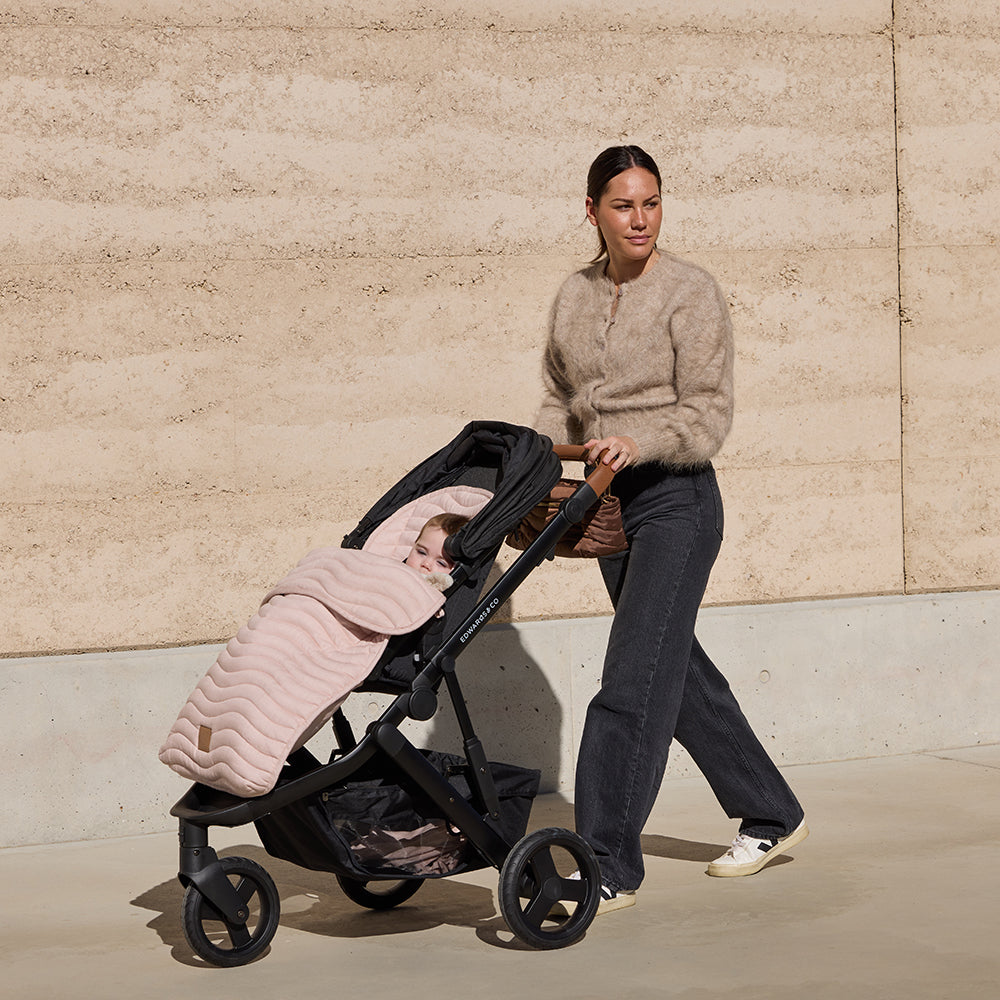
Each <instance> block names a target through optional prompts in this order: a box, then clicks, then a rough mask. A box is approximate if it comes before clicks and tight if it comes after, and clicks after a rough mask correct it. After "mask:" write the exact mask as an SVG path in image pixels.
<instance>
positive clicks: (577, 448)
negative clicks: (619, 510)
mask: <svg viewBox="0 0 1000 1000" xmlns="http://www.w3.org/2000/svg"><path fill="white" fill-rule="evenodd" d="M552 450H553V451H554V452H555V453H556V456H557V457H558V458H560V459H561V460H562V461H564V462H586V461H588V458H589V456H590V449H589V448H585V447H584V446H583V445H582V444H556V445H553V446H552ZM603 457H604V452H603V451H602V452H601V454H600V456H599V458H598V463H597V466H596V467H595V468H594V471H593V472H591V474H590V475H589V476H587V484H588V485H589V486H590V487H591V489H592V490H593V491H594V492H595V493H596V494H597V495H598V496H602V495H603V494H604V492H605V490H607V488H608V487H609V486H610V485H611V481H612V480H613V479H614V478H615V473H614V469H612V468H611V466H610V465H604V464H603V463H602V462H601V461H600V458H603Z"/></svg>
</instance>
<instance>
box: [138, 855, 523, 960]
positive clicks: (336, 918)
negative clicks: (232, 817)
mask: <svg viewBox="0 0 1000 1000" xmlns="http://www.w3.org/2000/svg"><path fill="white" fill-rule="evenodd" d="M220 854H221V856H239V857H243V858H249V859H250V860H251V861H256V862H257V863H258V864H260V865H263V866H264V867H265V868H266V869H267V871H268V873H269V874H270V875H271V877H272V878H273V879H274V883H275V886H276V887H277V890H278V896H279V898H280V900H281V925H280V927H279V931H278V933H279V935H280V933H281V931H282V930H287V929H289V928H294V929H295V930H299V931H303V932H305V933H307V934H316V935H320V936H323V937H329V938H342V939H345V940H346V939H351V938H363V937H375V936H380V935H388V934H407V933H413V932H418V931H426V930H430V929H432V928H434V927H438V926H441V925H448V926H451V927H467V928H469V929H471V930H475V931H476V932H477V933H478V934H479V935H480V937H481V938H482V939H483V940H484V941H486V942H487V943H492V942H491V939H492V938H493V937H496V938H497V940H496V942H495V943H496V944H497V945H498V946H500V947H509V945H507V944H506V943H505V942H503V941H502V940H501V939H500V936H499V934H498V931H499V930H500V929H502V928H505V927H506V925H505V924H504V921H503V919H502V918H501V917H499V915H498V914H497V911H496V907H495V905H494V893H493V891H492V890H490V889H488V888H485V887H483V886H479V885H473V884H470V883H469V882H467V881H460V880H458V879H456V878H449V879H424V880H423V883H422V885H421V887H420V889H419V891H418V893H417V895H416V896H414V897H413V902H407V903H403V904H401V905H399V906H396V907H394V908H392V909H391V910H381V911H379V910H369V909H366V908H365V907H362V906H358V905H357V904H356V903H354V902H352V901H351V900H350V899H348V898H347V896H345V895H344V893H343V892H342V891H341V889H340V887H339V885H338V884H337V880H336V878H335V877H334V876H333V875H331V874H328V873H327V872H316V871H310V870H309V869H306V868H300V867H299V866H298V865H294V864H291V863H290V862H288V861H281V860H279V859H277V858H273V857H271V856H270V855H269V854H267V852H266V851H264V850H263V848H261V847H259V846H257V845H256V844H238V845H235V846H233V847H228V848H226V849H224V850H222V851H221V852H220ZM183 896H184V890H183V888H182V887H181V884H180V882H179V881H178V880H177V879H176V878H174V879H170V880H169V881H166V882H161V883H160V884H158V885H155V886H153V887H152V888H151V889H149V890H147V891H146V892H144V893H142V894H141V895H139V896H137V897H136V898H135V899H133V900H131V904H132V905H133V906H136V907H139V908H141V909H145V910H152V911H154V912H156V914H157V915H156V916H154V917H153V919H152V920H150V921H149V922H148V923H147V925H146V926H147V927H149V928H150V929H151V930H153V931H155V932H156V934H157V935H158V936H159V938H160V940H161V941H162V942H163V943H164V944H165V945H167V947H169V948H170V953H171V957H172V958H173V959H174V960H175V961H177V962H179V963H180V964H182V965H189V966H192V967H194V968H206V969H208V968H214V966H211V965H209V964H208V963H207V962H205V961H203V960H202V959H201V958H199V957H198V956H197V955H195V953H194V952H193V951H192V950H191V947H190V946H189V945H188V943H187V941H186V939H185V937H184V932H183V930H182V921H181V901H182V899H183ZM268 950H270V949H268ZM266 954H267V952H266V951H265V952H264V953H263V955H266ZM263 955H262V956H261V957H263Z"/></svg>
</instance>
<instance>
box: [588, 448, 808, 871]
mask: <svg viewBox="0 0 1000 1000" xmlns="http://www.w3.org/2000/svg"><path fill="white" fill-rule="evenodd" d="M613 489H614V492H615V493H616V494H617V495H618V496H619V498H620V499H621V502H622V518H623V521H624V524H625V532H626V535H627V536H628V538H629V543H630V544H629V551H628V552H626V553H623V554H622V555H620V556H611V557H607V558H603V559H601V560H600V562H601V571H602V574H603V576H604V582H605V584H606V586H607V588H608V593H609V594H610V595H611V600H612V603H613V604H614V607H615V617H614V622H613V624H612V627H611V635H610V638H609V641H608V650H607V654H606V657H605V661H604V672H603V674H602V678H601V689H600V691H599V692H598V693H597V694H596V695H595V696H594V699H593V701H592V702H591V703H590V705H589V707H588V709H587V718H586V722H585V724H584V731H583V739H582V741H581V745H580V752H579V756H578V759H577V768H576V806H575V808H576V827H577V830H578V832H579V833H580V834H581V836H583V837H584V838H585V839H586V840H587V841H588V842H589V843H590V844H591V846H592V847H593V848H594V850H595V852H596V853H597V857H598V860H599V862H600V864H601V871H602V877H603V880H604V882H605V883H606V884H607V885H609V886H611V887H612V888H614V889H623V890H632V889H635V888H637V887H638V885H639V884H640V882H641V881H642V878H643V874H644V866H643V861H642V849H641V847H640V840H639V837H640V834H641V833H642V828H643V826H644V824H645V822H646V820H647V819H648V817H649V813H650V811H651V809H652V807H653V803H654V801H655V799H656V795H657V792H658V791H659V787H660V782H661V780H662V778H663V772H664V769H665V768H666V764H667V754H668V752H669V749H670V743H671V741H672V740H673V739H676V740H677V741H678V742H679V743H680V744H681V745H682V746H683V747H684V748H685V749H686V750H687V751H688V753H689V754H690V755H691V757H692V759H693V760H694V762H695V763H696V764H697V765H698V767H699V769H700V770H701V772H702V773H703V774H704V775H705V777H706V779H707V780H708V782H709V784H710V785H711V787H712V790H713V791H714V792H715V796H716V798H717V799H718V800H719V803H720V805H721V806H722V808H723V809H724V810H725V811H726V814H727V815H728V816H729V817H730V818H731V819H737V818H738V819H740V820H741V827H740V829H741V831H742V832H744V833H747V834H749V835H751V836H756V837H783V836H785V835H786V834H788V833H790V832H791V831H792V830H794V829H795V827H796V826H798V824H799V823H800V822H801V820H802V816H803V813H802V808H801V806H800V805H799V803H798V801H797V800H796V798H795V796H794V794H793V793H792V791H791V789H790V788H789V787H788V784H787V783H786V782H785V779H784V778H783V777H782V776H781V774H780V773H779V772H778V769H777V768H776V767H775V766H774V763H773V762H772V761H771V759H770V757H768V755H767V752H766V751H765V750H764V748H763V747H762V746H761V744H760V741H759V740H758V739H757V737H756V736H755V735H754V733H753V730H752V729H751V728H750V724H749V723H748V722H747V720H746V718H745V717H744V715H743V712H742V711H741V710H740V707H739V705H738V704H737V702H736V699H735V697H734V696H733V694H732V691H731V690H730V688H729V684H728V683H727V682H726V679H725V678H724V677H723V676H722V674H721V673H720V672H719V670H718V669H717V668H716V666H715V665H714V664H713V663H712V661H711V660H710V659H709V658H708V656H707V654H706V653H705V651H704V650H703V649H702V648H701V646H700V645H699V643H698V641H697V639H696V638H695V635H694V629H695V621H696V619H697V616H698V608H699V606H700V604H701V600H702V597H703V596H704V593H705V588H706V586H707V585H708V578H709V574H710V573H711V570H712V566H713V564H714V563H715V559H716V556H717V555H718V553H719V547H720V544H721V542H722V527H723V514H722V499H721V497H720V495H719V487H718V484H717V482H716V478H715V471H714V470H713V469H712V468H711V467H710V466H709V467H708V468H706V469H703V470H701V471H697V472H692V473H679V474H678V473H673V472H669V471H665V470H663V469H662V468H658V467H655V468H654V467H647V466H639V467H637V468H634V469H625V470H623V471H622V472H621V473H619V474H618V476H617V477H616V478H615V482H614V487H613Z"/></svg>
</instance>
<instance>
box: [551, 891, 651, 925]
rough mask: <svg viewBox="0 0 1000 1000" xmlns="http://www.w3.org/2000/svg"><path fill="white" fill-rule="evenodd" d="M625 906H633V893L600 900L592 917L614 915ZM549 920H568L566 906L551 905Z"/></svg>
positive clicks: (622, 893) (563, 904)
mask: <svg viewBox="0 0 1000 1000" xmlns="http://www.w3.org/2000/svg"><path fill="white" fill-rule="evenodd" d="M627 906H635V893H634V892H620V893H618V895H617V896H615V897H614V899H602V900H601V901H600V903H598V904H597V912H596V913H595V914H594V916H595V917H599V916H601V914H603V913H614V912H615V910H624V909H625V908H626V907H627ZM549 918H550V919H551V920H567V919H569V909H568V908H567V906H566V904H565V903H555V904H553V906H552V909H551V910H549Z"/></svg>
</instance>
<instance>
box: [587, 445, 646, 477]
mask: <svg viewBox="0 0 1000 1000" xmlns="http://www.w3.org/2000/svg"><path fill="white" fill-rule="evenodd" d="M583 446H584V448H589V449H590V455H589V456H588V459H587V460H588V461H589V462H591V463H592V464H593V463H596V462H597V459H598V457H599V456H600V454H601V452H602V451H603V452H604V458H603V459H602V461H603V463H604V464H605V465H610V466H611V470H612V472H621V470H622V469H624V468H625V467H626V466H628V465H635V463H636V462H638V461H639V446H638V445H637V444H636V443H635V441H634V440H633V439H632V438H630V437H614V436H612V437H606V438H601V439H600V440H598V439H597V438H591V439H590V440H589V441H586V442H584V445H583Z"/></svg>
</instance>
